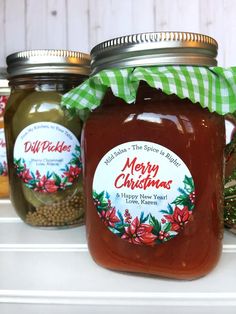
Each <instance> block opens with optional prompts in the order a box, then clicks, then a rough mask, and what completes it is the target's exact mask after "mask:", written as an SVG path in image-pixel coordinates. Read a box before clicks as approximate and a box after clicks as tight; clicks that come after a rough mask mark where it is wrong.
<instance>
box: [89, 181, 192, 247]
mask: <svg viewBox="0 0 236 314" xmlns="http://www.w3.org/2000/svg"><path fill="white" fill-rule="evenodd" d="M183 183H184V188H183V189H182V188H179V189H178V190H179V192H180V195H178V196H177V197H176V198H175V200H174V201H173V202H171V204H168V208H167V209H163V210H161V211H160V212H161V213H162V214H163V218H161V220H160V221H159V220H158V219H156V218H155V217H154V216H153V215H152V214H151V213H149V214H147V215H146V216H145V215H144V212H141V214H140V216H139V217H138V216H136V217H132V216H131V214H130V212H129V210H128V209H125V211H124V214H122V213H121V212H120V211H119V210H117V209H116V207H115V206H113V205H112V202H111V200H110V195H109V193H108V192H106V191H102V192H100V193H97V192H96V191H93V201H94V205H95V207H96V209H97V212H98V215H99V217H100V219H101V220H102V222H103V223H104V225H105V226H106V227H108V228H109V229H110V231H112V232H113V233H114V234H116V235H117V236H119V237H120V238H121V239H123V240H126V241H127V242H129V243H132V244H138V245H154V244H160V243H164V242H166V241H168V240H170V239H172V238H174V237H175V236H176V235H177V234H178V233H179V232H180V231H181V230H182V229H183V228H184V226H185V224H186V223H187V222H188V221H189V220H190V217H191V215H192V210H193V208H194V202H195V191H194V183H193V179H192V178H191V177H187V176H185V178H184V181H183Z"/></svg>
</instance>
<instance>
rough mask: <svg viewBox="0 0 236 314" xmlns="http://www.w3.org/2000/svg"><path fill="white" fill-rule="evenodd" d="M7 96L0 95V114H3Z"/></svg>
mask: <svg viewBox="0 0 236 314" xmlns="http://www.w3.org/2000/svg"><path fill="white" fill-rule="evenodd" d="M7 99H8V96H0V116H2V115H3V114H4V111H5V108H6V104H7Z"/></svg>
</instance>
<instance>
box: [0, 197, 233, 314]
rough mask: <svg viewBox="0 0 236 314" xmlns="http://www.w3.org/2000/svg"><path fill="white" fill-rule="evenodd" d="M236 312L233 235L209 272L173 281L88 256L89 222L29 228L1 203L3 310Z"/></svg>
mask: <svg viewBox="0 0 236 314" xmlns="http://www.w3.org/2000/svg"><path fill="white" fill-rule="evenodd" d="M19 312H22V313H24V314H29V313H30V314H35V313H36V314H38V313H40V314H41V313H44V314H45V313H50V314H54V313H57V314H61V313H63V314H64V313H66V314H74V313H81V314H87V313H109V314H110V313H115V314H116V313H130V312H134V313H135V314H136V313H137V314H139V313H142V314H143V313H144V312H145V313H150V314H152V313H162V314H165V313H175V314H178V313H181V314H185V313H190V312H191V314H192V313H193V314H195V313H200V312H202V313H204V314H207V313H214V314H217V313H222V312H224V314H228V313H229V314H231V313H232V314H235V313H236V236H234V235H232V234H230V233H228V232H227V231H226V232H225V238H224V248H223V254H222V258H221V260H220V262H219V264H218V266H217V267H216V268H215V269H214V270H213V271H212V272H211V273H210V274H209V275H207V276H206V277H203V278H201V279H198V280H194V281H176V280H167V279H160V278H154V277H145V276H139V275H133V274H126V273H119V272H113V271H109V270H106V269H104V268H101V267H99V266H98V265H96V264H95V263H94V262H93V260H92V258H91V257H90V255H89V252H88V248H87V244H86V238H85V230H84V227H78V228H73V229H64V230H42V229H37V228H32V227H30V226H27V225H26V224H24V223H23V222H21V220H20V219H19V218H18V217H17V216H16V214H15V212H14V210H13V208H12V206H11V204H10V202H9V201H8V200H5V201H0V313H1V314H12V313H13V314H15V313H19Z"/></svg>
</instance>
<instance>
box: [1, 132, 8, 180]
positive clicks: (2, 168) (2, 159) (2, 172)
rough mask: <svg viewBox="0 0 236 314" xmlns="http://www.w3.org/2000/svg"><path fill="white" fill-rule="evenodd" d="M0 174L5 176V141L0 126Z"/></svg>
mask: <svg viewBox="0 0 236 314" xmlns="http://www.w3.org/2000/svg"><path fill="white" fill-rule="evenodd" d="M0 176H7V156H6V142H5V135H4V129H3V128H0Z"/></svg>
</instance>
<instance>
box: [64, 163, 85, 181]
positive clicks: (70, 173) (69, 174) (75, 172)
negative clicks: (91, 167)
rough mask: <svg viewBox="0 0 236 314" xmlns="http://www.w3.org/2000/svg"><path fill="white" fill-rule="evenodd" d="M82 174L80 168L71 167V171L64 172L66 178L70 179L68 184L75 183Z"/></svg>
mask: <svg viewBox="0 0 236 314" xmlns="http://www.w3.org/2000/svg"><path fill="white" fill-rule="evenodd" d="M80 172H81V168H79V167H78V166H70V168H69V171H65V172H64V176H65V177H67V178H68V182H73V181H74V180H75V179H76V178H77V177H78V175H79V174H80Z"/></svg>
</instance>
